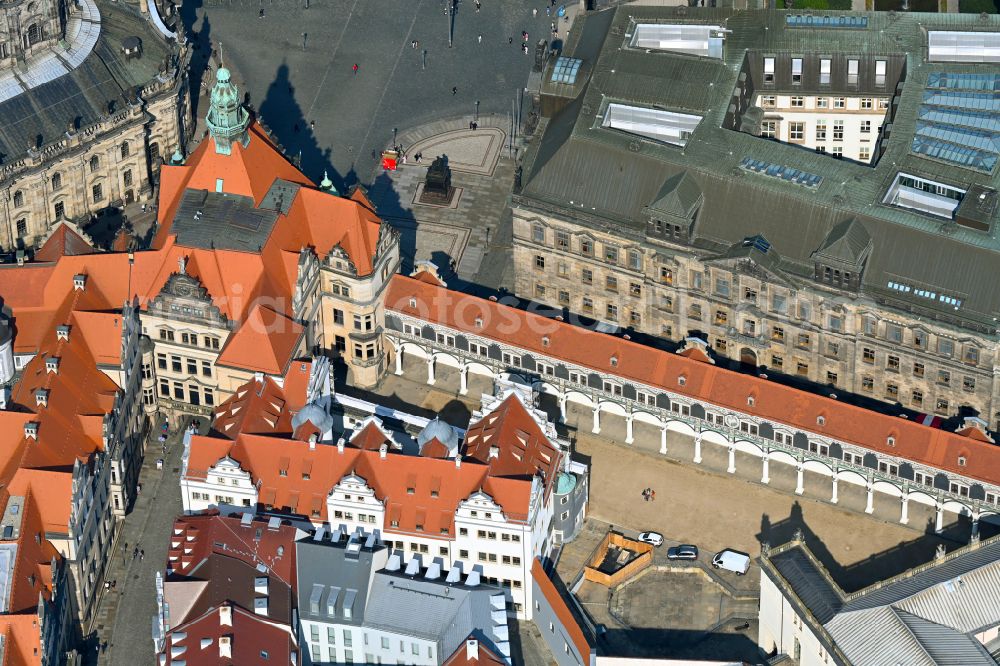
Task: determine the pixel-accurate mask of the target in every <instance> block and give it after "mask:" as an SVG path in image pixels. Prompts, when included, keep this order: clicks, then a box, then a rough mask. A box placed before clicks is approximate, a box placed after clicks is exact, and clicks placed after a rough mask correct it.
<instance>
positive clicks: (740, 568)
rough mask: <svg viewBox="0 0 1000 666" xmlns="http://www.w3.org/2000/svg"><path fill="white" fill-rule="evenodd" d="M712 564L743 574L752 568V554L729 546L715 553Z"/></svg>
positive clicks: (718, 567)
mask: <svg viewBox="0 0 1000 666" xmlns="http://www.w3.org/2000/svg"><path fill="white" fill-rule="evenodd" d="M712 566H713V567H715V568H716V569H725V570H726V571H732V572H733V573H735V574H736V575H737V576H742V575H744V574H746V572H747V571H748V570H749V569H750V556H749V555H747V554H746V553H741V552H739V551H738V550H730V549H729V548H727V549H726V550H723V551H720V552H718V553H716V554H715V557H713V558H712Z"/></svg>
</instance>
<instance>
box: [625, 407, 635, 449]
mask: <svg viewBox="0 0 1000 666" xmlns="http://www.w3.org/2000/svg"><path fill="white" fill-rule="evenodd" d="M634 441H635V436H634V434H633V432H632V412H629V413H628V414H626V415H625V443H626V444H631V443H633V442H634Z"/></svg>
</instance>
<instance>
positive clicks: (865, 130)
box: [861, 120, 872, 134]
mask: <svg viewBox="0 0 1000 666" xmlns="http://www.w3.org/2000/svg"><path fill="white" fill-rule="evenodd" d="M871 131H872V121H870V120H862V121H861V133H862V134H870V133H871Z"/></svg>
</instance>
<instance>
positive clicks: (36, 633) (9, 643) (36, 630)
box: [0, 613, 42, 666]
mask: <svg viewBox="0 0 1000 666" xmlns="http://www.w3.org/2000/svg"><path fill="white" fill-rule="evenodd" d="M0 636H3V661H2V662H0V665H2V666H37V664H39V663H41V656H40V655H41V644H42V642H41V627H40V625H39V623H38V615H37V613H21V614H10V615H0Z"/></svg>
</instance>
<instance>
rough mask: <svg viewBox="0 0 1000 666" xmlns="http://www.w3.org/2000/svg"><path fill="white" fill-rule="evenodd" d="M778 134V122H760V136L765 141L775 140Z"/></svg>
mask: <svg viewBox="0 0 1000 666" xmlns="http://www.w3.org/2000/svg"><path fill="white" fill-rule="evenodd" d="M777 133H778V121H777V120H762V121H761V122H760V135H761V136H762V137H764V138H765V139H773V138H774V137H775V136H776V135H777Z"/></svg>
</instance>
